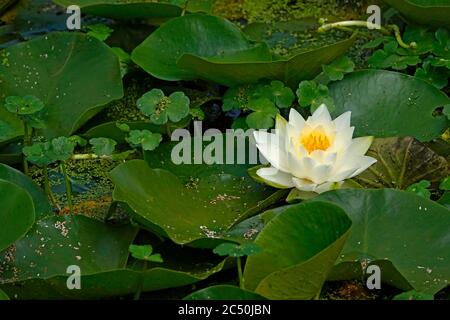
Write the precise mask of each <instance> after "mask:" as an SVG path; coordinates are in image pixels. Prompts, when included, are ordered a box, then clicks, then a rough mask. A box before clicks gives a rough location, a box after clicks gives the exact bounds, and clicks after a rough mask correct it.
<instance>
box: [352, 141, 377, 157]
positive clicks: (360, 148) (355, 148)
mask: <svg viewBox="0 0 450 320" xmlns="http://www.w3.org/2000/svg"><path fill="white" fill-rule="evenodd" d="M373 139H374V138H373V137H360V138H355V139H353V140H352V143H351V144H350V146H349V147H348V149H347V154H349V155H360V156H362V155H365V154H366V152H367V150H369V148H370V145H371V144H372V141H373Z"/></svg>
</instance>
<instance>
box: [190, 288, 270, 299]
mask: <svg viewBox="0 0 450 320" xmlns="http://www.w3.org/2000/svg"><path fill="white" fill-rule="evenodd" d="M183 300H266V298H264V297H262V296H260V295H259V294H256V293H254V292H251V291H247V290H243V289H241V288H239V287H235V286H230V285H218V286H212V287H208V288H205V289H202V290H199V291H196V292H194V293H191V294H190V295H188V296H187V297H185V298H184V299H183Z"/></svg>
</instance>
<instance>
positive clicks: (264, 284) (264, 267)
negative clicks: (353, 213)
mask: <svg viewBox="0 0 450 320" xmlns="http://www.w3.org/2000/svg"><path fill="white" fill-rule="evenodd" d="M350 226H351V221H350V219H349V218H348V217H347V215H346V214H345V212H344V211H343V210H342V209H340V208H339V207H337V206H335V205H331V206H330V205H328V204H326V203H321V202H317V203H313V205H311V203H302V204H299V205H293V206H287V207H284V208H281V209H279V213H278V214H277V215H276V216H275V217H274V218H272V219H271V220H270V221H269V222H268V223H267V225H266V226H265V227H264V229H263V230H262V231H261V233H260V234H259V235H258V236H257V238H256V239H255V243H256V244H257V245H258V246H260V247H261V248H262V249H263V252H262V253H260V254H257V255H254V256H251V257H249V258H248V259H247V263H246V265H245V271H244V283H245V287H246V288H247V289H250V290H255V292H256V293H258V294H261V295H262V296H264V297H266V298H270V299H311V298H313V297H315V296H316V295H317V294H318V293H319V292H320V290H321V288H322V285H323V283H324V282H325V279H326V277H327V276H328V273H329V272H330V271H331V269H332V268H333V265H334V262H335V261H336V259H337V257H338V255H339V253H340V251H341V249H342V247H343V246H344V243H345V241H346V239H347V237H348V235H349V229H350Z"/></svg>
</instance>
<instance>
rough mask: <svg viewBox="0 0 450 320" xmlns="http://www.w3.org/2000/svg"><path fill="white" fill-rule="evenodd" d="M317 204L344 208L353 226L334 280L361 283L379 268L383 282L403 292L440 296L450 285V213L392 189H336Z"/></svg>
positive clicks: (324, 195)
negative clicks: (369, 269)
mask: <svg viewBox="0 0 450 320" xmlns="http://www.w3.org/2000/svg"><path fill="white" fill-rule="evenodd" d="M317 200H318V201H326V202H330V203H333V204H336V205H338V206H340V207H342V208H343V209H344V210H346V212H347V214H348V215H349V216H350V218H351V219H352V221H353V227H352V233H351V235H350V237H349V239H348V241H347V243H346V244H345V247H344V249H343V250H342V254H341V256H340V257H339V259H338V261H337V263H336V270H335V271H333V273H332V274H331V276H330V279H331V280H339V279H348V278H353V277H355V278H359V279H360V278H361V277H362V276H363V274H364V273H363V272H364V267H365V266H367V265H368V264H376V265H379V266H380V268H381V281H382V282H384V283H387V284H390V285H393V286H396V287H399V288H400V289H404V290H411V289H414V290H416V291H419V292H423V293H428V294H435V293H436V292H438V291H439V290H441V289H443V288H445V287H446V286H447V285H448V282H449V281H450V252H449V250H448V246H449V244H450V242H449V241H450V240H449V238H448V235H449V233H450V210H448V209H446V208H445V207H443V206H441V205H439V204H437V203H436V202H434V201H431V200H428V199H425V198H422V197H420V196H417V195H415V194H413V193H410V192H405V191H399V190H392V189H381V190H365V189H346V190H336V191H331V192H327V193H324V194H322V195H319V196H318V197H316V198H315V199H314V200H312V201H317ZM310 201H311V200H310Z"/></svg>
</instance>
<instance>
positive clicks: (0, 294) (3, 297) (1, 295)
mask: <svg viewBox="0 0 450 320" xmlns="http://www.w3.org/2000/svg"><path fill="white" fill-rule="evenodd" d="M2 300H9V297H8V295H7V294H6V293H5V292H3V291H2V290H0V301H2Z"/></svg>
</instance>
